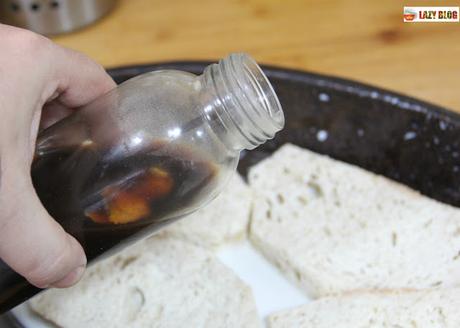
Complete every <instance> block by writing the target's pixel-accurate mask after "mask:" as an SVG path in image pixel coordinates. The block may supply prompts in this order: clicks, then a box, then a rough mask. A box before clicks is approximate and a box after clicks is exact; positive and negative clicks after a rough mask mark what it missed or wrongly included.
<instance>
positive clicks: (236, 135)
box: [0, 54, 284, 312]
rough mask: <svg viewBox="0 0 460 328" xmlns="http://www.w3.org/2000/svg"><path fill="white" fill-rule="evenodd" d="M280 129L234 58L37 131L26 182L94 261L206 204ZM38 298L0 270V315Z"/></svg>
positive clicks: (105, 100)
mask: <svg viewBox="0 0 460 328" xmlns="http://www.w3.org/2000/svg"><path fill="white" fill-rule="evenodd" d="M283 126H284V115H283V112H282V109H281V105H280V103H279V101H278V98H277V96H276V94H275V92H274V90H273V88H272V87H271V85H270V83H269V81H268V80H267V78H266V77H265V75H264V74H263V72H262V70H261V69H260V68H259V66H258V65H257V64H256V63H255V62H254V60H252V59H251V58H250V57H249V56H248V55H245V54H232V55H230V56H229V57H227V58H225V59H223V60H221V61H220V62H219V63H218V64H213V65H210V66H208V67H207V68H206V69H205V71H204V73H203V74H202V75H200V76H196V75H194V74H191V73H187V72H182V71H175V70H164V71H155V72H151V73H147V74H143V75H140V76H138V77H135V78H132V79H130V80H128V81H126V82H124V83H122V84H121V85H120V86H118V87H117V88H116V89H114V90H112V91H111V92H109V93H107V94H106V95H104V96H102V97H100V98H98V99H96V100H95V101H93V102H92V103H90V104H89V105H87V106H85V107H84V108H81V109H80V110H78V111H76V112H75V113H74V114H72V115H71V116H69V117H67V118H65V119H64V120H62V121H60V122H58V123H56V124H54V125H53V126H51V127H49V128H47V129H46V130H44V131H42V132H41V133H40V134H39V136H38V139H37V145H36V153H35V158H34V161H33V165H32V178H33V182H34V186H35V188H36V190H37V193H38V195H39V197H40V199H41V201H42V203H43V205H44V206H45V208H46V209H47V210H48V212H49V213H50V214H51V215H52V216H53V217H54V218H55V219H56V220H57V221H58V222H59V223H60V224H61V225H62V226H63V227H64V229H65V230H66V231H67V232H68V233H70V234H71V235H73V236H74V237H75V238H76V239H77V240H78V241H79V242H80V243H81V245H82V246H83V248H84V250H85V252H86V255H87V258H88V261H89V262H92V261H93V260H94V259H96V258H99V257H101V256H102V255H104V256H106V255H107V254H110V253H112V252H114V251H116V250H117V249H119V248H121V247H123V246H125V245H127V244H129V243H131V242H133V241H135V240H138V239H140V238H142V237H143V236H146V235H147V234H151V233H152V232H154V231H156V230H158V229H159V228H161V227H162V226H164V225H166V224H169V223H171V222H173V221H174V220H176V219H178V218H180V217H183V216H185V215H187V214H189V213H191V212H193V211H194V210H196V209H198V208H199V207H201V206H203V205H204V204H206V203H207V202H209V201H210V200H211V199H213V198H214V197H215V196H216V195H217V194H218V193H219V191H220V190H221V189H222V187H223V186H224V185H225V183H226V182H227V181H228V180H229V177H230V176H231V174H233V172H234V171H235V170H236V166H237V164H238V159H239V153H240V151H241V150H243V149H249V150H250V149H253V148H255V147H257V146H258V145H260V144H262V143H264V142H265V141H266V140H268V139H271V138H273V136H274V135H275V133H276V132H277V131H279V130H280V129H282V127H283ZM39 291H40V289H38V288H35V287H33V286H32V285H30V284H29V283H28V282H27V281H26V280H25V279H24V278H22V277H21V276H19V275H18V274H16V273H14V272H13V271H12V270H11V269H9V268H8V267H7V266H6V265H4V264H3V263H2V265H0V312H4V311H6V310H8V309H10V308H12V307H13V306H15V305H17V304H19V303H21V302H23V301H24V300H26V299H27V298H29V297H31V296H32V295H34V294H36V293H37V292H39Z"/></svg>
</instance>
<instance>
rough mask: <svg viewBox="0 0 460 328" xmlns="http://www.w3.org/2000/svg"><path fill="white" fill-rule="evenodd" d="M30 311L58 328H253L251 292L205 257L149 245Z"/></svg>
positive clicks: (175, 243) (169, 243)
mask: <svg viewBox="0 0 460 328" xmlns="http://www.w3.org/2000/svg"><path fill="white" fill-rule="evenodd" d="M30 305H31V307H32V309H33V310H34V311H35V312H37V313H38V314H40V315H41V316H43V317H44V318H45V319H47V320H50V321H52V322H53V323H55V324H57V325H58V326H60V327H69V328H71V327H86V328H91V327H97V328H99V327H259V325H260V322H259V318H258V314H257V312H256V308H255V303H254V300H253V296H252V293H251V290H250V289H249V288H248V287H247V286H246V285H244V284H243V283H242V282H241V281H240V280H239V278H238V277H237V276H235V274H234V273H233V272H231V271H230V270H229V269H228V268H226V267H225V266H224V265H223V264H221V263H220V262H219V261H218V260H217V259H216V258H215V257H214V256H213V254H212V253H210V252H209V251H207V250H205V249H203V248H200V247H197V246H194V245H192V244H190V243H187V242H184V241H180V240H177V239H172V238H158V237H155V238H150V239H148V240H147V241H144V242H141V243H140V244H138V245H135V246H133V247H131V248H129V249H127V250H126V251H124V252H122V253H120V254H117V255H115V256H114V257H111V258H109V259H107V260H104V261H102V262H100V263H98V264H95V265H94V266H93V267H91V268H89V269H88V270H87V272H86V274H85V276H84V278H83V279H82V281H80V282H79V283H78V284H77V285H76V286H74V287H71V288H69V289H52V290H49V291H47V292H45V293H43V294H41V295H38V296H37V297H35V298H34V299H32V300H31V302H30Z"/></svg>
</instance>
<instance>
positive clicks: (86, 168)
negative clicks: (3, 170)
mask: <svg viewBox="0 0 460 328" xmlns="http://www.w3.org/2000/svg"><path fill="white" fill-rule="evenodd" d="M216 173H217V172H216V169H215V166H214V165H213V164H212V163H210V162H209V161H206V160H203V159H201V158H200V157H199V156H197V154H196V153H195V152H193V151H191V150H190V149H188V148H186V147H177V146H174V148H173V149H171V147H168V145H167V144H165V143H161V142H157V143H154V144H151V145H150V146H148V147H144V148H143V149H141V150H139V151H137V152H135V153H131V154H128V155H127V154H126V152H121V156H117V151H116V150H114V149H104V148H103V147H98V146H97V145H94V144H92V143H91V142H85V143H83V144H82V145H79V146H77V147H69V148H65V149H63V148H61V149H56V150H54V151H51V152H50V151H48V152H46V153H44V154H39V155H37V156H36V157H35V159H34V162H33V165H32V178H33V183H34V186H35V189H36V191H37V193H38V195H39V197H40V200H41V201H42V203H43V205H44V206H45V208H46V209H47V210H48V212H49V213H50V214H51V216H52V217H53V218H55V219H56V220H57V221H58V222H59V223H60V224H61V225H62V226H63V227H64V229H65V230H66V231H67V232H68V233H70V234H71V235H73V236H74V237H75V238H76V239H77V240H78V241H79V242H80V243H81V245H82V246H83V248H84V250H85V252H86V255H87V258H88V260H89V261H91V260H93V259H95V258H97V257H100V256H101V255H103V254H108V250H109V249H110V250H111V251H114V250H116V249H117V248H118V247H119V246H122V245H123V244H124V243H127V242H129V241H130V240H132V239H133V238H136V237H139V235H140V234H148V233H151V232H153V231H155V230H158V229H159V228H161V227H162V226H164V225H165V224H167V223H168V222H171V221H172V220H174V219H176V218H178V217H180V216H183V215H185V214H187V213H188V212H190V210H191V209H192V208H193V207H194V206H193V205H194V204H195V202H197V201H199V200H200V199H202V197H206V195H207V194H208V193H209V192H210V190H211V189H213V184H214V178H215V177H216ZM0 278H1V279H0V291H1V294H0V314H1V313H3V312H5V311H7V310H10V309H11V308H13V307H14V306H16V305H18V304H20V303H22V302H24V301H25V300H27V299H28V298H30V297H32V296H33V295H35V294H37V293H38V292H40V289H39V288H37V287H34V286H32V285H31V284H29V283H28V282H27V281H26V280H25V279H24V278H23V277H21V276H20V275H19V274H17V273H15V272H14V271H13V270H11V269H10V268H9V267H8V266H7V265H6V264H5V263H3V262H2V261H1V260H0Z"/></svg>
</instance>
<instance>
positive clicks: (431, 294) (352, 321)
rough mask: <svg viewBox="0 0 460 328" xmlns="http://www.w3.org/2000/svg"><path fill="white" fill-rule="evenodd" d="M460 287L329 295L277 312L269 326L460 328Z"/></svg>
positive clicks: (307, 327) (269, 319) (294, 327)
mask: <svg viewBox="0 0 460 328" xmlns="http://www.w3.org/2000/svg"><path fill="white" fill-rule="evenodd" d="M459 308H460V289H458V288H457V289H455V288H454V289H450V290H430V291H420V292H402V293H364V294H356V295H354V294H351V295H347V296H339V297H326V298H323V299H320V300H317V301H314V302H311V303H308V304H306V305H303V306H300V307H298V308H295V309H292V310H285V311H281V312H278V313H274V314H272V315H270V316H269V318H268V326H269V328H303V327H305V328H331V327H334V328H365V327H366V328H367V327H369V328H371V327H372V328H389V327H393V328H403V327H404V328H406V327H407V328H458V327H460V315H459V313H458V311H459V310H458V309H459Z"/></svg>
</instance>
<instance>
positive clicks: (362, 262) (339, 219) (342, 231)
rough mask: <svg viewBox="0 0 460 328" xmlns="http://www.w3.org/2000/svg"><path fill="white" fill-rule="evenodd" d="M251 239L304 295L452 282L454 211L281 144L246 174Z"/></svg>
mask: <svg viewBox="0 0 460 328" xmlns="http://www.w3.org/2000/svg"><path fill="white" fill-rule="evenodd" d="M249 183H250V186H251V188H252V189H253V191H254V197H255V201H254V205H253V214H252V222H251V228H250V238H251V240H252V242H253V243H254V244H255V245H256V247H258V248H259V249H260V250H261V251H262V252H263V254H264V255H265V256H266V257H267V258H268V259H269V260H271V261H272V262H273V263H274V264H275V265H277V266H278V267H280V268H281V270H282V271H284V272H285V273H286V274H287V276H288V277H290V278H291V279H292V280H293V281H295V282H296V283H298V284H299V285H300V286H301V287H302V288H303V289H304V290H305V291H306V292H307V293H308V294H309V296H312V297H320V296H325V295H330V294H335V293H340V292H346V291H349V290H355V289H366V290H367V289H399V288H412V289H424V288H431V287H439V286H444V287H452V286H458V285H460V252H459V251H460V210H459V209H457V208H454V207H452V206H448V205H445V204H442V203H439V202H437V201H434V200H432V199H429V198H427V197H425V196H422V195H420V194H419V193H417V192H415V191H413V190H411V189H409V188H407V187H405V186H403V185H401V184H398V183H396V182H393V181H391V180H389V179H387V178H384V177H381V176H377V175H375V174H373V173H370V172H368V171H365V170H363V169H361V168H358V167H355V166H352V165H349V164H346V163H343V162H339V161H337V160H333V159H331V158H328V157H326V156H322V155H318V154H316V153H313V152H311V151H308V150H305V149H302V148H299V147H297V146H294V145H289V144H288V145H284V146H283V147H281V148H280V149H279V150H278V151H277V152H276V153H274V154H273V156H271V157H270V158H268V159H265V160H264V161H262V162H260V163H259V164H257V165H256V166H254V167H253V168H252V169H251V170H250V172H249Z"/></svg>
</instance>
